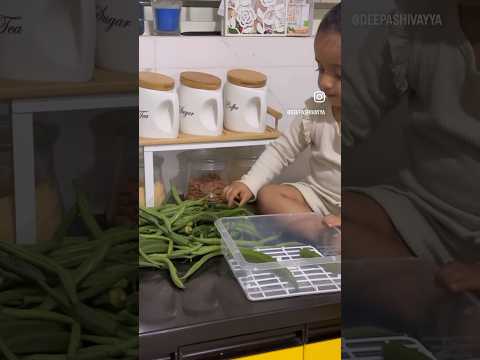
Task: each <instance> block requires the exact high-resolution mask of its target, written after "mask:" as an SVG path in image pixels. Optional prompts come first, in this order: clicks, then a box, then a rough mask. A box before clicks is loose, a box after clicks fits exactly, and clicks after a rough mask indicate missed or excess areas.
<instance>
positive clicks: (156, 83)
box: [138, 72, 175, 91]
mask: <svg viewBox="0 0 480 360" xmlns="http://www.w3.org/2000/svg"><path fill="white" fill-rule="evenodd" d="M138 84H139V86H140V87H141V88H144V89H150V90H160V91H168V90H172V89H173V88H174V87H175V80H173V79H172V78H171V77H169V76H167V75H162V74H159V73H153V72H141V73H140V74H139V76H138Z"/></svg>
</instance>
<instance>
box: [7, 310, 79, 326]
mask: <svg viewBox="0 0 480 360" xmlns="http://www.w3.org/2000/svg"><path fill="white" fill-rule="evenodd" d="M0 314H4V315H8V316H11V317H14V318H17V319H23V320H50V321H55V322H58V323H63V324H69V325H70V324H73V319H72V318H71V317H68V316H65V315H62V314H59V313H55V312H52V311H44V310H32V309H29V310H23V309H12V308H6V307H0Z"/></svg>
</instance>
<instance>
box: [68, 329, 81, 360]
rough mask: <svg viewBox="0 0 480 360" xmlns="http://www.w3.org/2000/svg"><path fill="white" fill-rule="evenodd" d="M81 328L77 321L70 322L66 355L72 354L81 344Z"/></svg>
mask: <svg viewBox="0 0 480 360" xmlns="http://www.w3.org/2000/svg"><path fill="white" fill-rule="evenodd" d="M81 334H82V329H81V327H80V325H79V324H78V323H77V322H74V323H73V324H72V332H71V334H70V342H69V343H68V350H67V356H68V357H71V356H74V355H75V354H76V353H77V351H78V349H79V348H80V345H81V338H80V337H81Z"/></svg>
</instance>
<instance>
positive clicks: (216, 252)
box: [181, 250, 222, 281]
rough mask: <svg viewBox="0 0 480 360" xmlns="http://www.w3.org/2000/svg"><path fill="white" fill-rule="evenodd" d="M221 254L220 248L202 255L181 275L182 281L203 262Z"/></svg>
mask: <svg viewBox="0 0 480 360" xmlns="http://www.w3.org/2000/svg"><path fill="white" fill-rule="evenodd" d="M219 255H222V252H221V251H220V250H217V251H213V252H210V253H208V254H206V255H204V256H203V257H202V258H201V259H200V260H198V261H197V262H196V263H195V264H193V265H192V266H191V267H190V269H188V271H187V272H186V274H185V275H183V276H182V277H181V280H182V281H186V280H187V279H188V278H189V277H190V276H192V275H193V274H194V273H195V272H196V271H197V270H198V269H200V267H202V265H203V264H205V263H206V262H207V261H208V260H210V259H211V258H213V257H215V256H219Z"/></svg>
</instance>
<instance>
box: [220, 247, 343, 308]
mask: <svg viewBox="0 0 480 360" xmlns="http://www.w3.org/2000/svg"><path fill="white" fill-rule="evenodd" d="M303 248H308V249H309V250H311V251H314V252H316V253H317V254H319V255H320V256H321V254H320V253H319V252H318V251H317V250H316V249H315V248H314V247H312V246H298V247H279V248H275V247H273V248H256V249H255V250H256V251H259V252H262V253H264V254H267V255H270V256H272V257H274V258H275V259H277V261H279V260H282V261H284V260H294V259H298V258H300V250H301V249H303ZM229 264H230V267H231V269H232V271H233V273H234V274H237V273H241V272H242V269H241V267H240V266H239V265H238V263H237V262H236V261H235V259H233V258H232V259H230V261H229ZM287 269H288V270H289V271H290V273H291V274H292V275H293V278H294V279H295V281H296V284H297V287H295V286H294V285H293V284H292V283H291V282H289V281H286V280H285V279H284V278H283V277H282V276H281V275H279V274H278V272H277V271H275V270H252V271H249V273H248V275H246V276H237V280H238V282H239V283H240V286H241V287H242V289H243V291H244V292H245V295H246V296H247V298H248V299H249V300H251V301H258V300H268V299H279V298H286V297H292V296H302V295H312V294H327V293H335V292H338V291H340V289H341V275H340V274H339V273H331V272H328V271H326V270H325V269H324V267H322V266H321V265H304V266H292V267H287Z"/></svg>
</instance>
